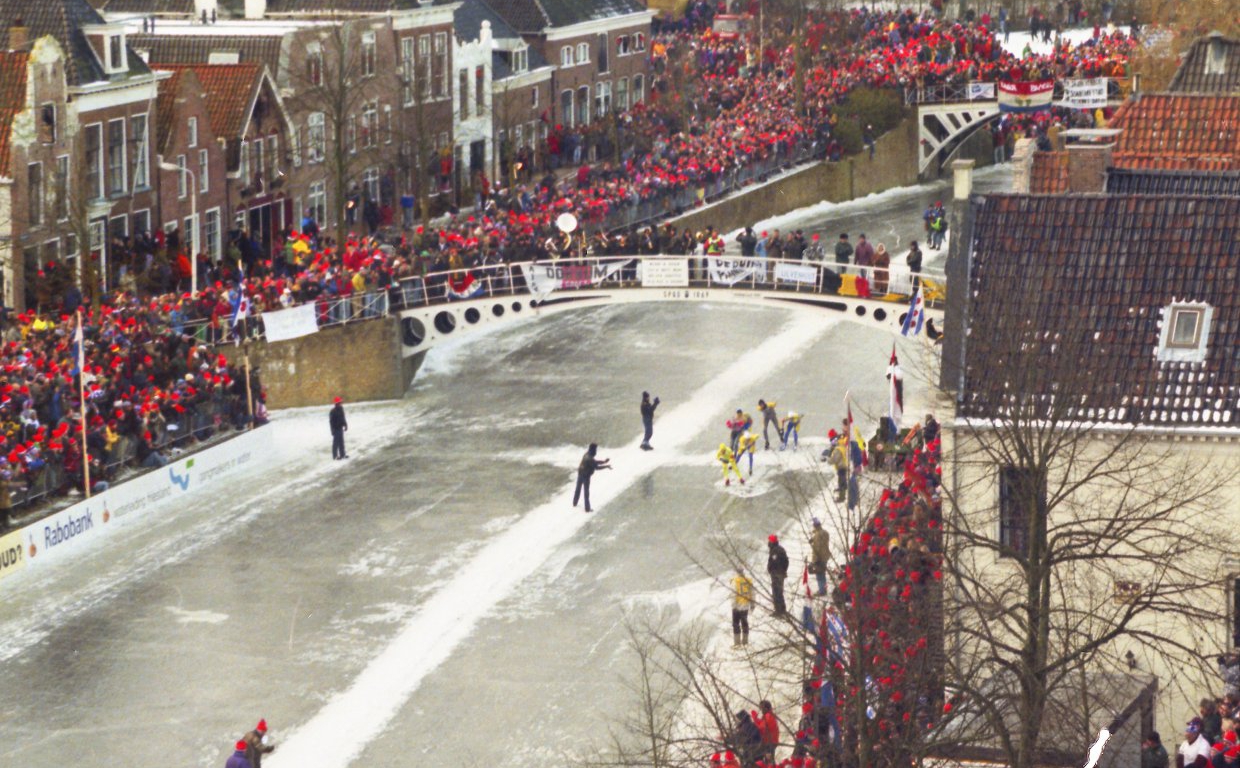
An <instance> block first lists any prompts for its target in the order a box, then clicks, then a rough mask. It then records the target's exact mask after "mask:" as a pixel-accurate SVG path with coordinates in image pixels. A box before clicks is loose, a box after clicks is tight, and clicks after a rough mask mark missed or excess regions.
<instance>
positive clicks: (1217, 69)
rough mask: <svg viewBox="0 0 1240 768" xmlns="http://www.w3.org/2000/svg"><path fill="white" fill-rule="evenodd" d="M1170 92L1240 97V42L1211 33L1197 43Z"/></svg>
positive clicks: (1181, 67) (1181, 64) (1189, 52)
mask: <svg viewBox="0 0 1240 768" xmlns="http://www.w3.org/2000/svg"><path fill="white" fill-rule="evenodd" d="M1167 90H1169V91H1172V92H1175V93H1230V94H1233V95H1234V94H1240V40H1236V39H1233V38H1230V37H1224V36H1223V34H1222V33H1220V32H1211V33H1210V34H1209V35H1207V36H1205V37H1203V38H1201V39H1199V40H1196V41H1194V42H1193V44H1192V47H1190V48H1189V49H1188V52H1187V53H1185V54H1184V60H1183V61H1181V62H1180V68H1179V69H1177V70H1176V72H1175V76H1174V77H1172V78H1171V85H1170V86H1168V87H1167Z"/></svg>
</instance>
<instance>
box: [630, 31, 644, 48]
mask: <svg viewBox="0 0 1240 768" xmlns="http://www.w3.org/2000/svg"><path fill="white" fill-rule="evenodd" d="M633 50H634V51H635V52H637V53H640V52H642V51H644V50H646V33H645V32H638V33H637V34H636V35H634V36H633Z"/></svg>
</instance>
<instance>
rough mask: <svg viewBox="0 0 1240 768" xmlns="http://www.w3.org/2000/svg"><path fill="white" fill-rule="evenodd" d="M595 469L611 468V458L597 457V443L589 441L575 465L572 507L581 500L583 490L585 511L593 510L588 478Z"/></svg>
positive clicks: (592, 474)
mask: <svg viewBox="0 0 1240 768" xmlns="http://www.w3.org/2000/svg"><path fill="white" fill-rule="evenodd" d="M596 469H611V459H600V458H598V443H590V447H589V448H587V449H586V454H585V455H584V456H582V457H581V463H580V464H578V465H577V489H576V490H575V491H573V506H574V507H575V506H577V502H578V501H580V500H581V492H582V491H583V490H584V491H585V493H586V511H587V512H593V511H594V510H593V509H590V478H591V477H593V476H594V471H595V470H596Z"/></svg>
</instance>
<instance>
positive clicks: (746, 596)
mask: <svg viewBox="0 0 1240 768" xmlns="http://www.w3.org/2000/svg"><path fill="white" fill-rule="evenodd" d="M752 604H753V582H752V581H750V580H749V578H748V577H746V576H745V571H744V570H743V569H742V568H741V567H740V566H739V565H738V566H736V575H735V576H733V577H732V647H733V648H740V647H741V646H743V645H749V606H750V605H752Z"/></svg>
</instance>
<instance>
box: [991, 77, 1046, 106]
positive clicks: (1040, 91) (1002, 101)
mask: <svg viewBox="0 0 1240 768" xmlns="http://www.w3.org/2000/svg"><path fill="white" fill-rule="evenodd" d="M1054 95H1055V81H1054V80H1035V81H1032V82H1020V83H1013V82H1007V81H1000V82H999V99H998V101H999V111H1000V112H1038V111H1041V110H1044V109H1050V108H1051V99H1052V98H1053V97H1054Z"/></svg>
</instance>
